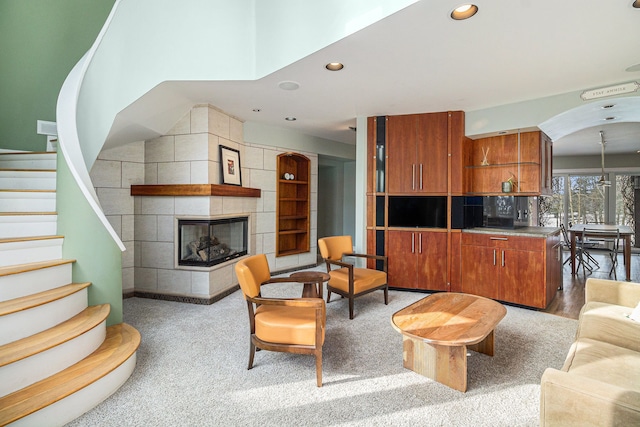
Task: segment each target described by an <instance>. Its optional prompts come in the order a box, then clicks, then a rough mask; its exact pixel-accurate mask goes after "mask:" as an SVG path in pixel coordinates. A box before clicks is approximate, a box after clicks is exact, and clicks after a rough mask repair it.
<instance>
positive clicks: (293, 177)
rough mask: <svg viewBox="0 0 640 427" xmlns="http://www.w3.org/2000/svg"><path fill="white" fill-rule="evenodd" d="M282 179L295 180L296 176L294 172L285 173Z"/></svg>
mask: <svg viewBox="0 0 640 427" xmlns="http://www.w3.org/2000/svg"><path fill="white" fill-rule="evenodd" d="M282 179H285V180H287V181H293V180H294V179H296V176H295V175H294V174H292V173H285V174H284V175H282Z"/></svg>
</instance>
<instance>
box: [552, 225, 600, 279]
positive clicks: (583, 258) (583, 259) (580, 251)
mask: <svg viewBox="0 0 640 427" xmlns="http://www.w3.org/2000/svg"><path fill="white" fill-rule="evenodd" d="M560 231H561V232H562V238H563V247H564V248H565V249H567V250H569V251H570V250H571V240H569V234H568V232H567V229H566V228H565V226H564V224H560ZM597 245H598V244H597V243H595V242H591V241H589V240H588V239H587V240H585V239H584V237H583V236H582V233H580V235H579V236H577V238H576V259H577V260H578V264H577V265H576V271H578V269H579V268H580V265H582V269H583V271H584V270H585V268H587V269H588V270H589V271H593V267H592V265H591V263H593V265H594V266H595V268H599V267H600V264H599V263H598V261H596V259H595V258H594V257H593V256H592V255H591V253H589V251H588V249H594V248H595V247H597ZM567 262H568V263H569V265H571V262H572V259H571V256H569V257H568V258H567V259H566V260H565V261H564V262H563V263H562V265H565V264H566V263H567Z"/></svg>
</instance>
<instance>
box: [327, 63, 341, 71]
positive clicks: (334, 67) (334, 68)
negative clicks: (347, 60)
mask: <svg viewBox="0 0 640 427" xmlns="http://www.w3.org/2000/svg"><path fill="white" fill-rule="evenodd" d="M324 68H326V69H327V70H329V71H340V70H342V69H343V68H344V64H343V63H342V62H329V63H328V64H327V65H325V66H324Z"/></svg>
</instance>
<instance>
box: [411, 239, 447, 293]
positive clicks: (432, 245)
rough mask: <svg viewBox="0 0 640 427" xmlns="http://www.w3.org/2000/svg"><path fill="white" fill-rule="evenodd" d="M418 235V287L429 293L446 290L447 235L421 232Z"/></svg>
mask: <svg viewBox="0 0 640 427" xmlns="http://www.w3.org/2000/svg"><path fill="white" fill-rule="evenodd" d="M416 234H417V235H418V238H417V241H418V247H417V248H416V253H417V272H418V278H417V282H418V287H419V288H420V289H424V290H429V291H446V290H447V233H441V232H429V231H426V232H425V231H421V232H418V233H416Z"/></svg>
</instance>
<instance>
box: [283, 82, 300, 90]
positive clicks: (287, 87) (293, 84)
mask: <svg viewBox="0 0 640 427" xmlns="http://www.w3.org/2000/svg"><path fill="white" fill-rule="evenodd" d="M278 87H279V88H280V89H282V90H296V89H298V88H299V87H300V84H299V83H296V82H292V81H286V82H280V83H278Z"/></svg>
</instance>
